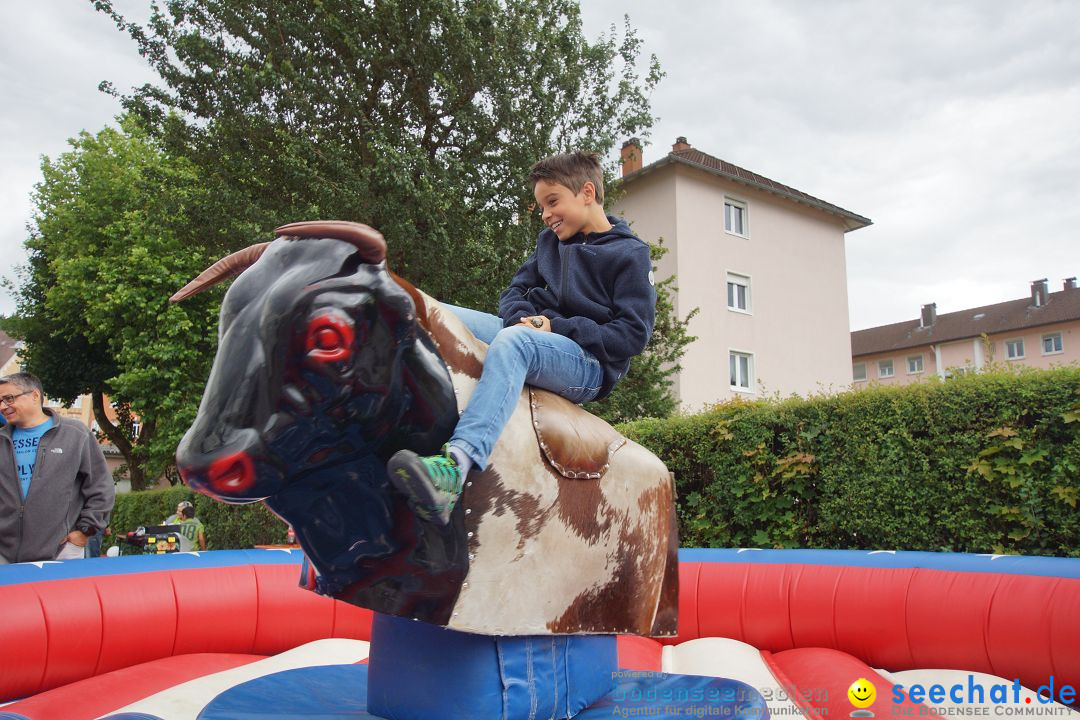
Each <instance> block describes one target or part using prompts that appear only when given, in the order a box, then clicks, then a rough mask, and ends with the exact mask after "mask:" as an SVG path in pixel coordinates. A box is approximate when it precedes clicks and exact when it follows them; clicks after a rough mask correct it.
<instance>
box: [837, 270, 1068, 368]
mask: <svg viewBox="0 0 1080 720" xmlns="http://www.w3.org/2000/svg"><path fill="white" fill-rule="evenodd" d="M851 347H852V358H851V363H852V366H851V374H852V380H853V384H854V385H855V386H856V387H858V386H861V385H865V384H867V383H882V384H895V385H905V384H907V383H912V382H918V381H920V380H923V379H925V378H927V377H939V378H946V377H950V376H951V375H953V374H956V373H960V372H978V371H980V370H983V369H985V368H987V367H988V366H1000V365H1014V364H1016V365H1028V366H1031V367H1038V368H1050V367H1054V366H1056V365H1064V364H1075V363H1080V289H1078V288H1077V285H1076V279H1075V278H1068V279H1066V280H1065V281H1064V283H1063V286H1062V289H1061V290H1060V291H1057V292H1050V290H1049V286H1048V284H1047V281H1046V280H1037V281H1035V282H1033V283H1032V284H1031V295H1030V296H1029V297H1027V298H1021V299H1018V300H1010V301H1006V302H1003V303H997V304H995V305H987V306H984V307H978V308H972V309H970V310H961V311H958V312H953V313H948V314H944V315H940V316H939V315H938V314H937V307H936V305H935V304H930V305H925V306H923V308H922V313H921V315H920V318H919V319H918V320H910V321H905V322H901V323H894V324H892V325H882V326H879V327H875V328H868V329H866V330H858V331H856V332H853V333H851Z"/></svg>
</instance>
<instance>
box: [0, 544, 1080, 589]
mask: <svg viewBox="0 0 1080 720" xmlns="http://www.w3.org/2000/svg"><path fill="white" fill-rule="evenodd" d="M302 560H303V553H302V552H301V551H300V550H295V549H293V550H290V549H280V550H276V549H271V550H213V551H206V552H198V553H173V554H165V555H125V556H122V557H117V558H95V559H93V560H69V561H67V562H57V561H51V562H43V563H18V564H15V565H0V586H4V585H17V584H20V583H26V582H43V581H47V580H67V579H70V578H81V577H99V576H103V575H125V574H130V573H145V572H158V571H162V570H191V569H197V568H216V567H232V566H236V565H297V566H299V565H300V564H301V562H302ZM679 560H681V561H683V562H718V563H760V564H765V565H792V564H802V565H834V566H847V567H874V568H927V569H929V570H953V571H956V572H989V573H1003V574H1007V575H1036V576H1042V577H1063V578H1080V558H1059V557H1034V556H1029V555H973V554H968V553H932V552H907V551H902V550H897V551H892V550H760V549H756V548H743V549H738V550H735V549H726V548H683V549H681V550H679Z"/></svg>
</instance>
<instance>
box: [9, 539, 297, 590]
mask: <svg viewBox="0 0 1080 720" xmlns="http://www.w3.org/2000/svg"><path fill="white" fill-rule="evenodd" d="M303 557H304V554H303V553H302V552H301V551H300V550H292V549H285V548H282V549H280V550H212V551H203V552H193V553H166V554H163V555H123V556H121V557H115V558H93V559H90V560H68V561H65V562H59V561H55V560H54V561H48V562H41V563H17V564H15V565H0V586H3V585H18V584H19V583H26V582H44V581H47V580H68V579H70V578H82V577H101V576H103V575H127V574H131V573H147V572H160V571H168V570H194V569H199V568H218V567H233V566H236V565H300V563H301V561H302V560H303Z"/></svg>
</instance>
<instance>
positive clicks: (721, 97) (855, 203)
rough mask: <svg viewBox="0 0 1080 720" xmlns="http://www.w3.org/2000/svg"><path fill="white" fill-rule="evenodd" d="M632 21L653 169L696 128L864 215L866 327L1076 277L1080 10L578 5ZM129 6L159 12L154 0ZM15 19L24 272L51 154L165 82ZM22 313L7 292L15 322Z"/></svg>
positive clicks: (8, 115)
mask: <svg viewBox="0 0 1080 720" xmlns="http://www.w3.org/2000/svg"><path fill="white" fill-rule="evenodd" d="M581 4H582V11H583V17H584V20H585V28H586V34H587V35H588V36H589V37H591V38H595V37H596V36H597V35H599V34H600V33H601V32H604V31H605V30H606V29H607V27H608V26H609V25H610V24H611V23H616V24H618V25H619V26H620V27H621V24H622V15H623V13H628V14H629V15H630V20H631V24H632V25H633V26H634V27H636V28H637V29H638V31H639V34H640V36H641V38H642V39H643V40H644V41H645V48H646V51H647V52H653V53H656V55H657V56H658V57H659V59H660V62H661V65H662V66H663V68H664V70H665V71H666V73H667V76H666V77H665V78H664V80H663V81H662V82H661V84H660V86H659V87H658V89H657V90H656V92H655V93H654V95H653V98H652V103H653V109H654V112H655V114H656V115H658V116H659V118H660V120H659V122H658V123H657V125H656V126H655V127H654V129H653V133H652V137H651V141H652V144H651V145H649V146H647V147H646V148H645V153H644V155H645V157H644V160H645V162H646V163H650V162H653V161H655V160H657V159H659V158H660V157H661V156H662V155H663V154H664V153H666V152H668V151H669V150H670V147H671V143H672V142H673V141H674V139H675V137H676V136H678V135H685V136H686V137H687V139H688V140H689V142H690V143H691V144H692V145H693V146H694V147H696V148H698V149H699V150H702V151H704V152H706V153H709V154H711V155H715V156H717V157H720V158H723V159H724V160H727V161H729V162H732V163H735V164H737V165H740V166H742V167H744V168H747V169H749V170H752V171H754V172H757V173H759V174H762V175H765V176H766V177H769V178H771V179H773V180H776V181H779V182H782V183H784V184H787V185H790V186H792V187H794V188H797V189H798V190H802V191H803V192H807V193H809V194H811V195H814V196H815V197H818V198H821V199H823V200H826V201H828V202H831V203H833V204H836V205H840V206H841V207H844V208H846V209H848V210H851V211H853V212H855V213H858V214H860V215H863V216H866V217H869V218H870V219H872V220H873V221H874V225H873V226H871V227H869V228H865V229H862V230H857V231H855V232H852V233H850V234H848V236H847V270H848V295H849V299H850V306H851V312H850V320H851V326H852V329H861V328H865V327H871V326H874V325H880V324H885V323H890V322H898V321H901V320H907V319H913V318H915V317H917V316H918V312H919V307H920V306H921V305H922V304H923V303H927V302H937V304H938V311H939V312H951V311H953V310H961V309H964V308H968V307H975V306H978V305H984V304H989V303H994V302H1000V301H1003V300H1009V299H1015V298H1019V297H1024V296H1026V295H1027V294H1028V283H1029V282H1030V281H1031V280H1034V279H1038V278H1042V277H1047V278H1049V280H1050V286H1051V289H1052V290H1058V289H1060V288H1061V281H1062V278H1065V277H1069V276H1074V275H1080V2H1073V1H1072V0H1060V1H1059V2H1053V1H1051V0H1044V1H1040V0H1029V1H1027V2H1023V3H1016V2H1011V1H1009V2H1007V1H1006V0H956V1H954V2H949V1H947V0H710V1H705V0H701V1H699V2H687V1H679V0H676V1H673V2H663V3H661V2H656V1H655V0H582V3H581ZM117 5H118V7H122V8H127V9H130V11H131V12H132V14H133V16H139V15H145V14H146V11H145V9H143V8H145V6H146V5H147V3H145V2H140V1H138V0H122V1H121V2H118V3H117ZM4 10H5V13H4V15H5V23H4V25H3V28H2V29H0V83H2V85H0V90H2V97H3V98H4V109H3V110H2V111H0V118H2V126H0V143H3V163H2V165H0V172H2V173H3V175H2V183H0V256H2V257H3V263H2V265H0V269H2V271H3V275H4V276H5V277H12V276H13V274H14V273H13V266H14V265H15V264H16V263H19V262H22V261H23V260H24V259H25V254H24V253H23V251H22V247H21V245H22V241H23V239H24V238H25V235H26V233H25V225H26V223H27V222H28V220H29V219H30V208H31V202H30V193H31V191H32V189H33V185H34V183H35V182H37V181H38V180H39V179H40V168H39V166H40V158H41V156H42V155H48V156H50V157H56V156H57V155H58V154H59V153H61V152H63V151H64V150H65V149H66V140H67V138H69V137H71V136H74V135H76V134H77V133H78V132H79V131H80V130H83V129H86V130H89V131H91V132H96V131H97V130H100V129H101V128H102V127H103V126H104V125H105V124H107V123H110V122H111V121H112V118H113V116H115V115H116V114H117V112H119V106H118V104H117V103H116V101H115V100H113V99H112V98H109V97H107V96H105V95H103V94H102V93H100V92H98V90H97V85H98V83H99V82H100V81H102V80H110V81H112V82H113V83H114V84H115V85H116V86H117V87H118V88H120V89H121V90H127V89H128V88H130V87H131V86H134V85H138V84H141V83H143V82H147V81H150V80H152V79H153V77H152V75H151V74H150V72H149V71H148V70H147V69H146V67H145V65H144V64H143V62H142V59H141V58H140V57H139V56H138V54H137V52H136V51H135V49H134V46H133V44H132V42H131V41H130V40H129V39H128V38H127V37H126V36H124V35H121V34H120V33H119V32H118V31H117V30H116V29H115V28H114V27H113V26H112V24H111V23H110V21H109V20H108V18H107V17H105V16H103V15H100V14H97V13H95V11H94V10H93V8H92V7H91V5H90V4H89V3H88V2H82V1H81V0H6V2H5V3H4ZM12 309H13V303H12V300H11V298H10V297H9V296H8V294H7V293H6V292H3V293H2V294H0V313H8V312H11V310H12Z"/></svg>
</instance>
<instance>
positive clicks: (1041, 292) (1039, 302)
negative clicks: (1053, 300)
mask: <svg viewBox="0 0 1080 720" xmlns="http://www.w3.org/2000/svg"><path fill="white" fill-rule="evenodd" d="M1049 295H1050V286H1049V285H1048V284H1047V282H1046V278H1043V279H1042V280H1032V281H1031V306H1032V307H1042V306H1043V305H1045V304H1046V303H1047V301H1048V300H1049V299H1050V298H1049Z"/></svg>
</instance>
